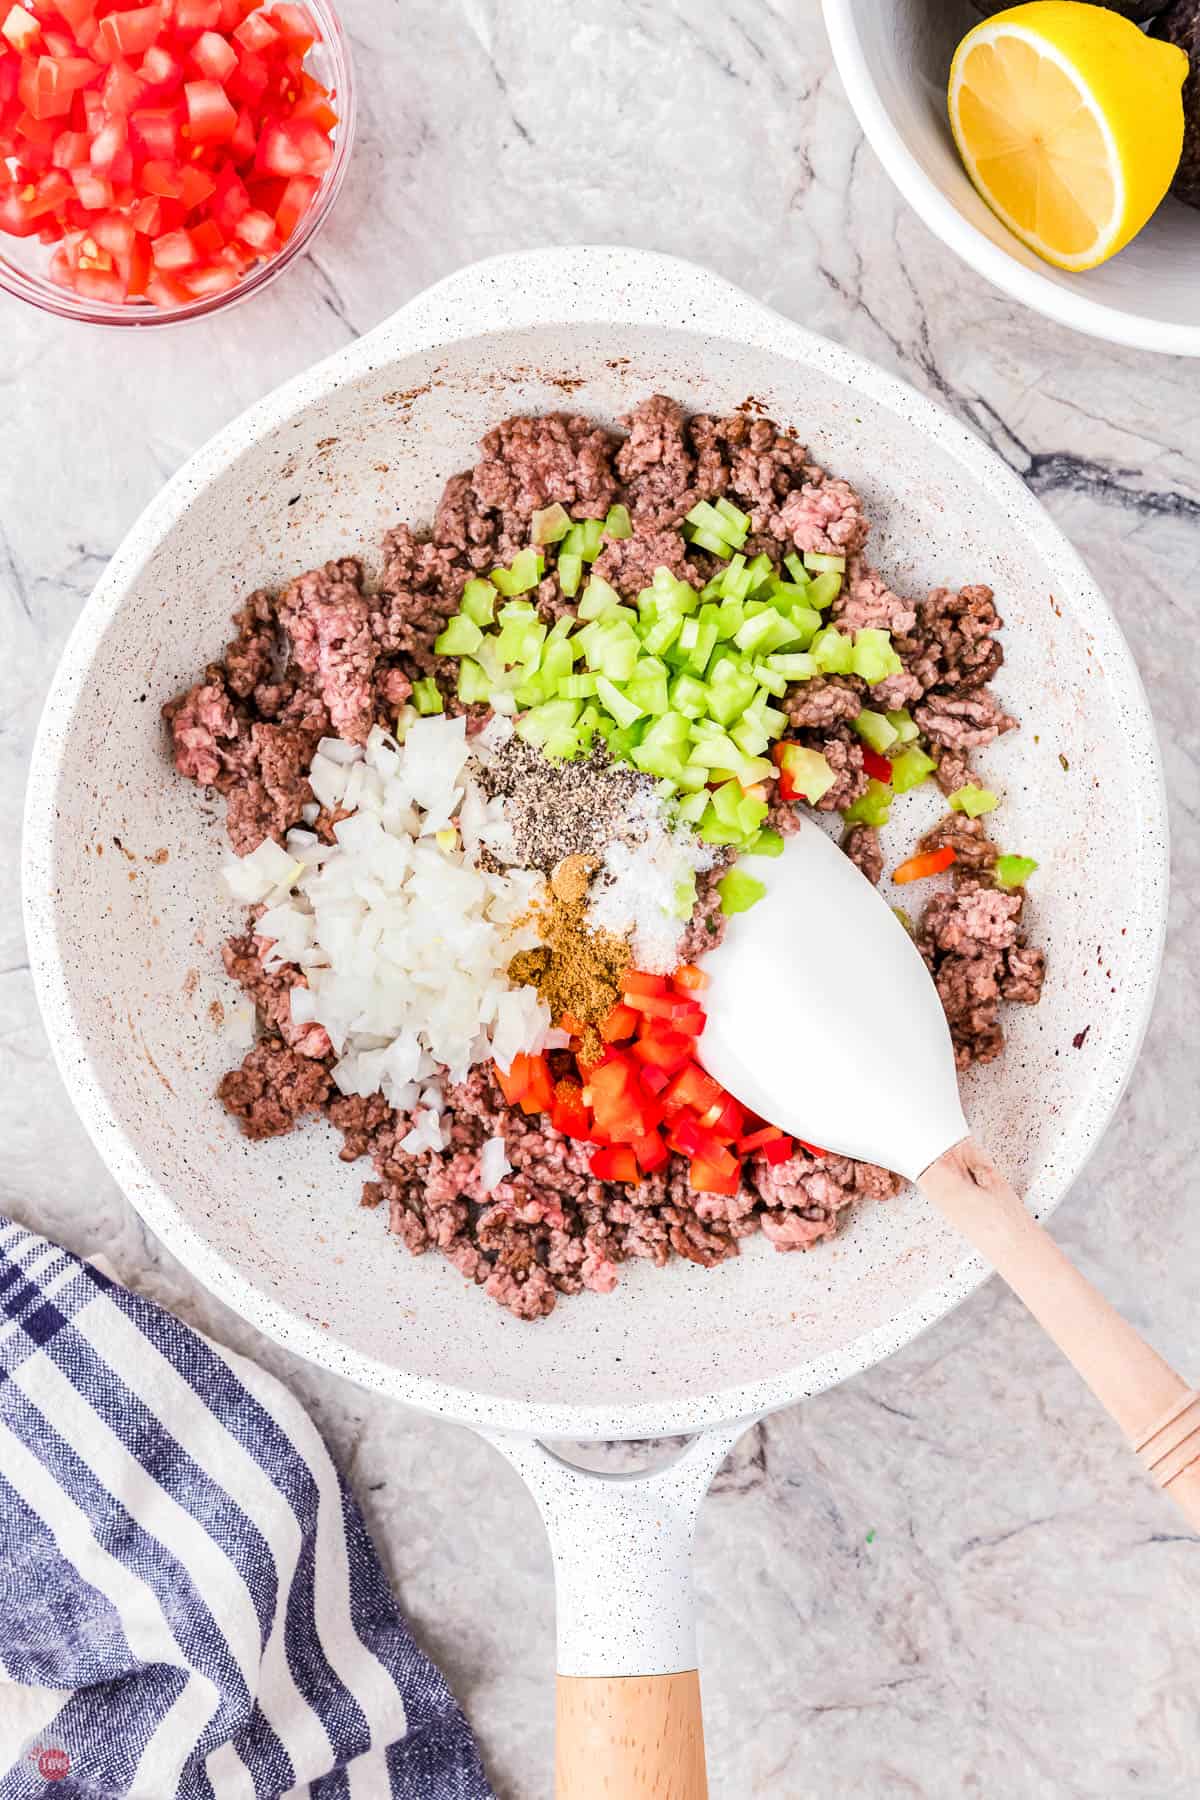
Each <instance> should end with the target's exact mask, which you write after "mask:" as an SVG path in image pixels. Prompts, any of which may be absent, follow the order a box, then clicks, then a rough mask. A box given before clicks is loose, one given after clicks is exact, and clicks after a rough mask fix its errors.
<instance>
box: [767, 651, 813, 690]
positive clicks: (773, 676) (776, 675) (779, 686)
mask: <svg viewBox="0 0 1200 1800" xmlns="http://www.w3.org/2000/svg"><path fill="white" fill-rule="evenodd" d="M811 660H812V659H811V657H810V658H809V661H810V662H811ZM754 679H755V681H757V683H758V685H759V686H760V687H761V688H765V689H766V691H767V693H768V694H773V695H774V696H775V698H776V699H777V700H781V699H782V698H783V696H784V694H786V693H787V686H788V678H787V676H786V675H781V674H780V672H779V670H778V669H773V668H772V667H771V662H770V660H768V661H767V662H758V663H755V665H754Z"/></svg>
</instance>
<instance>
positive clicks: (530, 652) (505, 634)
mask: <svg viewBox="0 0 1200 1800" xmlns="http://www.w3.org/2000/svg"><path fill="white" fill-rule="evenodd" d="M545 641H546V627H545V626H544V625H543V624H542V622H541V620H540V619H536V618H534V619H510V620H509V622H508V624H507V625H505V626H504V628H503V630H502V631H501V632H500V635H499V637H498V638H497V639H496V649H497V651H498V652H499V654H500V657H501V660H502V661H503V662H506V663H508V664H510V665H511V664H513V663H521V664H522V665H523V666H524V667H526V668H528V669H536V667H537V665H538V659H539V657H540V655H541V649H542V645H543V644H544V643H545Z"/></svg>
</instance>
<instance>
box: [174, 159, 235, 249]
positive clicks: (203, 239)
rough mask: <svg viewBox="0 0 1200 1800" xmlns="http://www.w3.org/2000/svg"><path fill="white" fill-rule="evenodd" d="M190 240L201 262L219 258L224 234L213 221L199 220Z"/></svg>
mask: <svg viewBox="0 0 1200 1800" xmlns="http://www.w3.org/2000/svg"><path fill="white" fill-rule="evenodd" d="M189 173H190V171H189V170H186V169H185V170H184V174H185V175H187V174H189ZM184 198H185V199H186V198H187V196H186V195H185V196H184ZM191 239H192V243H193V244H194V245H195V247H196V249H197V250H198V251H199V253H200V257H201V260H204V259H206V258H208V257H214V256H219V255H220V253H221V251H222V250H223V249H224V248H225V236H224V233H223V232H222V230H221V227H220V226H219V225H218V224H217V221H216V220H215V219H201V221H200V223H199V224H198V225H193V226H192V229H191Z"/></svg>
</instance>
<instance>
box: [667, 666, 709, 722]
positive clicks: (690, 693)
mask: <svg viewBox="0 0 1200 1800" xmlns="http://www.w3.org/2000/svg"><path fill="white" fill-rule="evenodd" d="M670 695H671V705H672V706H673V707H674V708H675V711H676V712H680V713H682V714H683V715H684V717H685V718H688V719H700V718H703V717H704V715H705V714H706V713H707V711H708V689H707V688H706V687H705V685H704V683H703V682H702V681H697V680H696V678H695V676H694V675H676V676H675V678H674V680H673V681H672V683H671V687H670Z"/></svg>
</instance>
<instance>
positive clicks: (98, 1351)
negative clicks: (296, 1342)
mask: <svg viewBox="0 0 1200 1800" xmlns="http://www.w3.org/2000/svg"><path fill="white" fill-rule="evenodd" d="M46 1795H56V1796H64V1797H65V1796H68V1795H73V1796H79V1800H85V1797H86V1800H110V1796H111V1797H114V1800H115V1797H116V1796H121V1797H122V1800H125V1797H128V1800H170V1797H171V1796H178V1797H179V1800H280V1797H281V1796H287V1800H301V1797H302V1796H305V1797H307V1796H310V1795H311V1796H312V1800H489V1796H491V1795H492V1789H491V1787H490V1786H489V1785H488V1781H487V1778H486V1776H485V1775H484V1772H483V1768H482V1765H481V1763H480V1760H479V1754H478V1751H477V1750H476V1748H475V1744H474V1740H473V1739H472V1737H471V1733H470V1731H469V1729H468V1727H467V1724H466V1721H465V1720H464V1718H463V1716H462V1713H461V1712H460V1711H459V1708H458V1705H457V1702H456V1701H455V1700H454V1698H453V1696H452V1694H451V1693H450V1690H449V1689H448V1687H447V1686H446V1683H445V1682H444V1680H443V1679H442V1677H441V1675H440V1674H439V1672H438V1671H437V1669H435V1668H434V1666H433V1664H432V1663H431V1662H430V1661H429V1660H428V1658H427V1657H426V1656H424V1655H423V1653H422V1652H421V1651H420V1650H419V1649H418V1648H417V1646H416V1644H415V1643H414V1642H413V1639H412V1636H411V1634H410V1633H409V1630H408V1627H407V1625H406V1624H405V1622H404V1619H403V1618H402V1617H401V1615H400V1613H399V1611H398V1610H397V1607H396V1604H395V1601H394V1600H393V1599H392V1596H391V1594H390V1593H389V1591H388V1587H387V1582H386V1580H385V1578H384V1575H383V1571H382V1570H381V1568H380V1566H379V1562H378V1560H377V1558H376V1556H375V1552H374V1550H373V1548H372V1546H371V1542H370V1539H369V1538H368V1536H367V1532H366V1529H365V1527H364V1525H363V1520H362V1515H361V1514H360V1512H359V1510H358V1507H357V1505H356V1504H355V1501H354V1499H353V1497H352V1495H351V1494H350V1492H349V1491H348V1489H347V1488H346V1486H345V1484H344V1482H343V1481H342V1480H341V1478H340V1476H339V1475H338V1472H337V1470H336V1469H335V1468H334V1466H333V1463H332V1462H331V1461H330V1458H329V1454H328V1452H327V1451H326V1449H325V1446H324V1444H323V1443H322V1442H321V1439H320V1437H319V1436H318V1435H317V1432H316V1430H315V1429H314V1427H313V1425H312V1423H311V1421H310V1420H309V1418H308V1415H307V1414H306V1413H305V1412H304V1410H303V1408H302V1407H301V1406H300V1405H299V1404H298V1403H297V1402H296V1401H295V1400H293V1399H292V1397H291V1396H290V1395H289V1394H288V1393H287V1391H286V1389H284V1388H283V1387H282V1386H281V1385H280V1384H279V1382H277V1381H276V1380H274V1379H273V1378H272V1377H271V1376H269V1375H267V1374H265V1373H264V1372H263V1371H262V1370H261V1369H258V1368H256V1367H255V1365H254V1364H253V1363H250V1362H247V1361H246V1360H245V1359H244V1358H243V1357H240V1356H234V1355H232V1354H231V1353H230V1352H229V1351H226V1350H222V1349H221V1348H220V1347H219V1346H218V1345H216V1344H212V1343H210V1342H209V1341H208V1339H206V1338H204V1337H201V1336H200V1335H199V1333H197V1332H195V1331H192V1330H190V1329H189V1328H188V1327H187V1326H186V1325H183V1324H181V1323H180V1321H179V1320H178V1319H175V1318H172V1316H171V1315H170V1314H169V1313H165V1312H163V1311H162V1310H161V1309H160V1308H159V1307H157V1306H155V1305H153V1304H152V1303H151V1302H150V1301H147V1300H143V1299H140V1298H139V1297H138V1296H137V1295H136V1294H131V1293H129V1292H128V1291H127V1290H126V1289H125V1288H122V1287H119V1286H118V1285H116V1284H115V1283H114V1282H112V1281H110V1280H109V1279H108V1277H107V1276H106V1275H104V1274H103V1273H101V1271H100V1270H99V1269H97V1268H95V1267H93V1266H92V1265H91V1264H88V1263H85V1262H81V1261H80V1259H79V1258H78V1257H75V1256H71V1255H68V1254H67V1253H66V1252H65V1251H63V1250H61V1249H59V1248H58V1247H57V1246H56V1245H54V1244H50V1243H48V1242H47V1241H46V1239H45V1238H41V1237H37V1236H36V1235H35V1234H34V1233H32V1232H29V1231H25V1230H23V1229H22V1228H21V1227H19V1226H17V1225H14V1224H12V1223H10V1222H9V1221H8V1220H5V1219H3V1218H0V1800H30V1797H32V1796H46Z"/></svg>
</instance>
